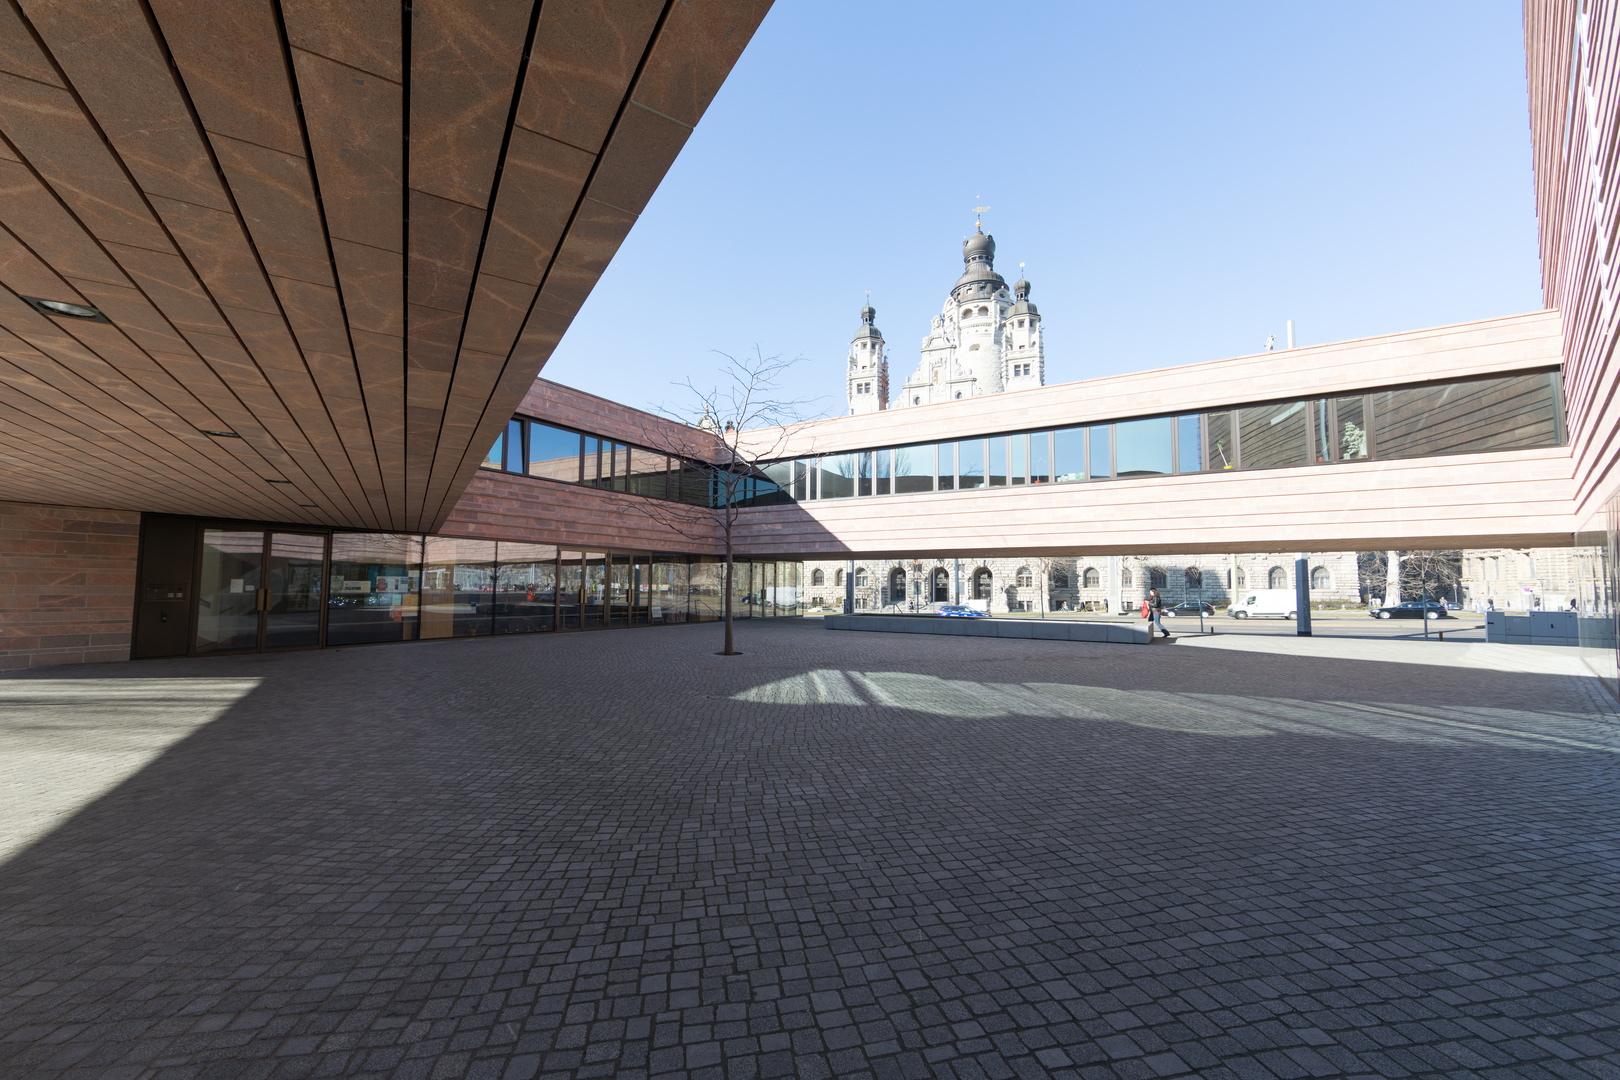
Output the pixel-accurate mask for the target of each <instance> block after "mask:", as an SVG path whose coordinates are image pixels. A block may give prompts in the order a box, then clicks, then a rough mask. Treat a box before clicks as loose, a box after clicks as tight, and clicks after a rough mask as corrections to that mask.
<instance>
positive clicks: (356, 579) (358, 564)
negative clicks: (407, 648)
mask: <svg viewBox="0 0 1620 1080" xmlns="http://www.w3.org/2000/svg"><path fill="white" fill-rule="evenodd" d="M331 565H332V568H331V588H330V590H329V591H328V593H327V598H326V643H327V644H328V645H357V644H360V643H361V642H368V641H413V640H415V638H416V630H417V613H418V610H419V609H418V602H419V601H420V600H421V583H422V538H421V537H420V536H410V535H406V534H403V533H343V532H340V533H333V534H332V564H331Z"/></svg>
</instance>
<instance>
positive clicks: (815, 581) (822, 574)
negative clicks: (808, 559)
mask: <svg viewBox="0 0 1620 1080" xmlns="http://www.w3.org/2000/svg"><path fill="white" fill-rule="evenodd" d="M810 584H811V585H825V584H827V572H826V571H825V570H817V571H815V572H814V573H812V574H811V575H810Z"/></svg>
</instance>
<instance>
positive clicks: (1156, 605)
mask: <svg viewBox="0 0 1620 1080" xmlns="http://www.w3.org/2000/svg"><path fill="white" fill-rule="evenodd" d="M1147 608H1148V614H1149V617H1150V618H1152V620H1153V625H1152V627H1150V628H1149V629H1148V640H1149V641H1152V640H1153V631H1154V630H1155V629H1156V630H1158V631H1159V633H1161V634H1163V635H1164V636H1165V637H1169V636H1170V631H1168V630H1166V629H1165V628H1164V622H1163V621H1162V620H1161V618H1160V616H1161V615H1162V613H1163V612H1164V599H1163V598H1162V597H1160V596H1159V590H1158V589H1149V590H1148V595H1147Z"/></svg>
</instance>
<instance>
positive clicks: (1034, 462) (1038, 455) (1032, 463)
mask: <svg viewBox="0 0 1620 1080" xmlns="http://www.w3.org/2000/svg"><path fill="white" fill-rule="evenodd" d="M1029 482H1030V483H1032V484H1049V483H1051V482H1052V433H1051V432H1050V431H1036V432H1031V433H1030V436H1029Z"/></svg>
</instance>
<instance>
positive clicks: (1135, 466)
mask: <svg viewBox="0 0 1620 1080" xmlns="http://www.w3.org/2000/svg"><path fill="white" fill-rule="evenodd" d="M1170 426H1171V425H1170V418H1169V417H1168V416H1158V417H1154V418H1153V419H1151V420H1127V421H1125V422H1124V423H1122V424H1115V425H1114V457H1115V458H1116V459H1117V460H1116V461H1115V462H1114V475H1115V476H1159V475H1163V474H1164V473H1168V472H1169V471H1170V455H1171V450H1172V443H1171V431H1170Z"/></svg>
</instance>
